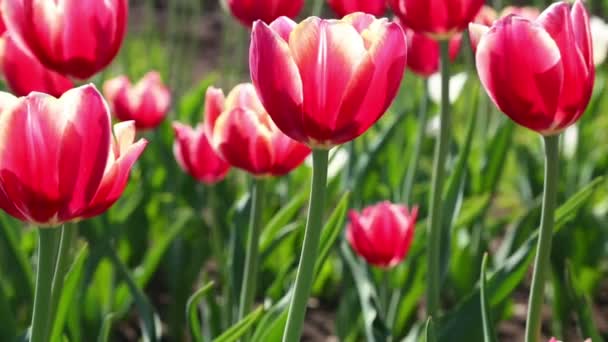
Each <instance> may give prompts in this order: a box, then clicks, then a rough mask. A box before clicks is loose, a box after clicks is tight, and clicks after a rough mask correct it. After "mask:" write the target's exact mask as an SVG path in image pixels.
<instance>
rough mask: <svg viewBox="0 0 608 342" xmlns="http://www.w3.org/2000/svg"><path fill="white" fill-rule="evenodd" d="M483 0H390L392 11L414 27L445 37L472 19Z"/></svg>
mask: <svg viewBox="0 0 608 342" xmlns="http://www.w3.org/2000/svg"><path fill="white" fill-rule="evenodd" d="M483 3H484V0H390V5H391V8H392V9H393V11H394V12H395V15H397V16H398V17H399V19H401V21H402V22H403V24H404V25H406V26H408V27H411V28H412V29H413V30H414V31H416V32H420V33H425V34H428V35H430V36H432V37H433V38H435V39H449V38H450V37H451V36H453V35H454V34H456V33H459V32H462V31H464V29H466V28H467V25H468V24H469V23H470V22H472V21H473V19H474V18H475V16H476V15H477V13H479V10H480V9H481V6H483Z"/></svg>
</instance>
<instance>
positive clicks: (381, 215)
mask: <svg viewBox="0 0 608 342" xmlns="http://www.w3.org/2000/svg"><path fill="white" fill-rule="evenodd" d="M417 214H418V208H413V209H412V211H411V212H410V211H409V210H408V209H407V207H405V206H404V205H398V204H392V203H390V202H387V201H385V202H382V203H378V204H376V205H372V206H369V207H367V208H365V209H363V211H362V212H361V213H358V212H356V211H354V210H351V211H350V213H349V218H350V224H349V225H348V226H347V227H346V238H347V240H348V242H349V243H350V245H351V247H352V248H353V249H354V250H355V252H357V254H359V256H361V257H362V258H363V259H365V260H366V261H367V262H368V263H370V264H372V265H374V266H377V267H382V268H389V267H393V266H395V265H397V264H399V263H400V262H401V261H403V259H404V258H405V256H406V254H407V252H408V250H409V249H410V246H411V244H412V240H413V238H414V226H415V224H416V216H417Z"/></svg>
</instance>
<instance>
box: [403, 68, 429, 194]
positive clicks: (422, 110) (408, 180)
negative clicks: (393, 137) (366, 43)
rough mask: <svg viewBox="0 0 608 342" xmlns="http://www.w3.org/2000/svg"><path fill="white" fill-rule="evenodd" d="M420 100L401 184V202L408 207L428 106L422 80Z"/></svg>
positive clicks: (425, 83)
mask: <svg viewBox="0 0 608 342" xmlns="http://www.w3.org/2000/svg"><path fill="white" fill-rule="evenodd" d="M422 87H423V90H422V94H423V95H422V98H421V99H420V104H419V107H418V132H416V141H415V142H414V151H413V152H412V157H411V159H410V163H409V165H408V168H407V173H406V175H405V181H404V183H403V197H402V202H404V203H406V204H407V205H410V203H411V200H412V198H411V197H412V188H413V186H414V180H415V179H416V171H417V170H418V163H419V161H420V151H421V150H422V141H423V140H424V136H425V134H426V121H427V112H428V110H427V109H428V104H429V95H428V80H427V79H424V80H423V83H422Z"/></svg>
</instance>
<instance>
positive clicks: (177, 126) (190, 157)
mask: <svg viewBox="0 0 608 342" xmlns="http://www.w3.org/2000/svg"><path fill="white" fill-rule="evenodd" d="M173 130H174V131H175V138H176V139H175V143H174V144H173V154H174V155H175V159H176V160H177V163H178V164H179V166H180V167H181V168H182V169H183V170H184V171H186V172H187V173H189V174H190V175H191V176H192V177H194V178H195V179H196V180H198V181H200V182H203V183H206V184H213V183H216V182H219V181H221V180H222V179H224V177H225V176H226V174H227V173H228V170H229V169H230V164H228V163H226V162H225V161H224V160H223V159H222V158H220V157H219V156H218V155H217V154H216V153H215V151H214V150H213V148H212V147H211V144H210V143H209V140H208V139H207V136H206V135H205V132H204V129H203V125H202V124H199V125H197V126H196V128H195V129H192V127H190V126H186V125H183V124H181V123H179V122H174V123H173Z"/></svg>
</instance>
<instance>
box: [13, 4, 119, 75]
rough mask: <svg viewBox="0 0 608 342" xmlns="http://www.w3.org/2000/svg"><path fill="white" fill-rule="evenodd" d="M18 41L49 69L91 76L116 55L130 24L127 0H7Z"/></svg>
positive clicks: (62, 72) (14, 33)
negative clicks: (128, 22)
mask: <svg viewBox="0 0 608 342" xmlns="http://www.w3.org/2000/svg"><path fill="white" fill-rule="evenodd" d="M1 11H2V16H3V18H4V22H5V23H6V26H7V28H8V30H9V31H10V32H11V35H13V38H14V39H15V41H16V43H17V44H18V45H20V46H23V47H26V48H27V50H29V51H30V52H31V54H32V55H34V56H36V58H37V59H38V60H40V62H41V63H42V64H43V65H44V66H45V67H47V68H49V69H51V70H54V71H56V72H59V73H61V74H64V75H70V76H74V77H76V78H80V79H87V78H89V77H91V76H93V75H94V74H96V73H97V72H99V71H101V70H102V69H104V68H105V67H106V66H108V64H110V62H112V60H113V59H114V57H115V56H116V54H117V53H118V50H119V48H120V45H121V44H122V41H123V38H124V36H125V31H126V28H127V16H128V3H127V0H105V1H99V0H65V1H41V0H4V1H3V2H2V9H1Z"/></svg>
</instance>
